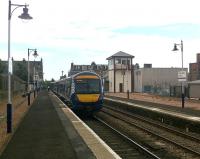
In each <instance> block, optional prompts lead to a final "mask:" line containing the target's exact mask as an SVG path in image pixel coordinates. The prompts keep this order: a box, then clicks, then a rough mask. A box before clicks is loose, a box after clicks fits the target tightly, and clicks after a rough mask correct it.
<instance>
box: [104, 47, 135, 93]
mask: <svg viewBox="0 0 200 159" xmlns="http://www.w3.org/2000/svg"><path fill="white" fill-rule="evenodd" d="M133 58H134V56H133V55H130V54H128V53H125V52H123V51H119V52H117V53H115V54H113V55H112V56H110V57H108V58H107V60H108V79H109V92H114V93H116V92H128V91H129V92H133V91H134V72H133V61H132V59H133Z"/></svg>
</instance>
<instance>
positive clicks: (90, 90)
mask: <svg viewBox="0 0 200 159" xmlns="http://www.w3.org/2000/svg"><path fill="white" fill-rule="evenodd" d="M53 91H54V92H55V93H56V94H57V95H58V96H60V97H61V98H62V99H63V100H64V101H65V102H66V103H67V105H68V106H69V107H70V108H71V109H72V110H73V111H74V112H75V113H81V112H82V113H85V114H88V115H92V114H93V113H94V112H97V111H99V110H100V109H101V108H102V105H103V98H104V93H103V83H102V80H101V77H100V76H99V75H98V74H97V73H95V72H89V71H83V72H79V73H77V74H75V75H72V76H70V77H67V78H64V79H61V80H59V81H56V82H54V84H53Z"/></svg>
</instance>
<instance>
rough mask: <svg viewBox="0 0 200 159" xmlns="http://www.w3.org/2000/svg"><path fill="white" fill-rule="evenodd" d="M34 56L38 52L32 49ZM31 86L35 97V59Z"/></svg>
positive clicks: (35, 56)
mask: <svg viewBox="0 0 200 159" xmlns="http://www.w3.org/2000/svg"><path fill="white" fill-rule="evenodd" d="M33 56H34V58H35V59H36V58H37V56H38V54H37V51H34V54H33ZM33 87H34V98H35V87H36V85H35V60H34V67H33Z"/></svg>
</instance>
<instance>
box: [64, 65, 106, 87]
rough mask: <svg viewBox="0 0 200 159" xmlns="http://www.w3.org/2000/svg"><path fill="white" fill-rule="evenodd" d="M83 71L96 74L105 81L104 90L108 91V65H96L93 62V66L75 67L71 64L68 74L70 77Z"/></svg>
mask: <svg viewBox="0 0 200 159" xmlns="http://www.w3.org/2000/svg"><path fill="white" fill-rule="evenodd" d="M82 71H93V72H96V73H97V74H98V75H99V76H100V77H101V78H102V80H103V83H104V90H105V91H108V65H104V64H96V63H95V62H92V63H91V65H75V64H74V63H71V68H70V70H69V72H68V76H71V75H74V74H76V73H79V72H82Z"/></svg>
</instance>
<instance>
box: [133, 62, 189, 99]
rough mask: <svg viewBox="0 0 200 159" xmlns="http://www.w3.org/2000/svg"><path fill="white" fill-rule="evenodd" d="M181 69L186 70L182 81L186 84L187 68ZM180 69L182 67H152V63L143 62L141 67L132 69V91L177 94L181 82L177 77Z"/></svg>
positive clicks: (179, 91) (178, 93)
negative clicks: (184, 79)
mask: <svg viewBox="0 0 200 159" xmlns="http://www.w3.org/2000/svg"><path fill="white" fill-rule="evenodd" d="M183 70H184V71H186V81H184V82H183V84H184V85H185V86H186V85H187V78H188V69H187V68H183ZM180 71H182V68H173V67H172V68H152V64H144V67H143V68H137V69H135V70H134V88H135V89H134V91H135V92H142V93H154V94H159V95H167V96H169V95H171V96H179V95H180V93H181V83H182V82H180V81H179V79H178V72H180Z"/></svg>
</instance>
